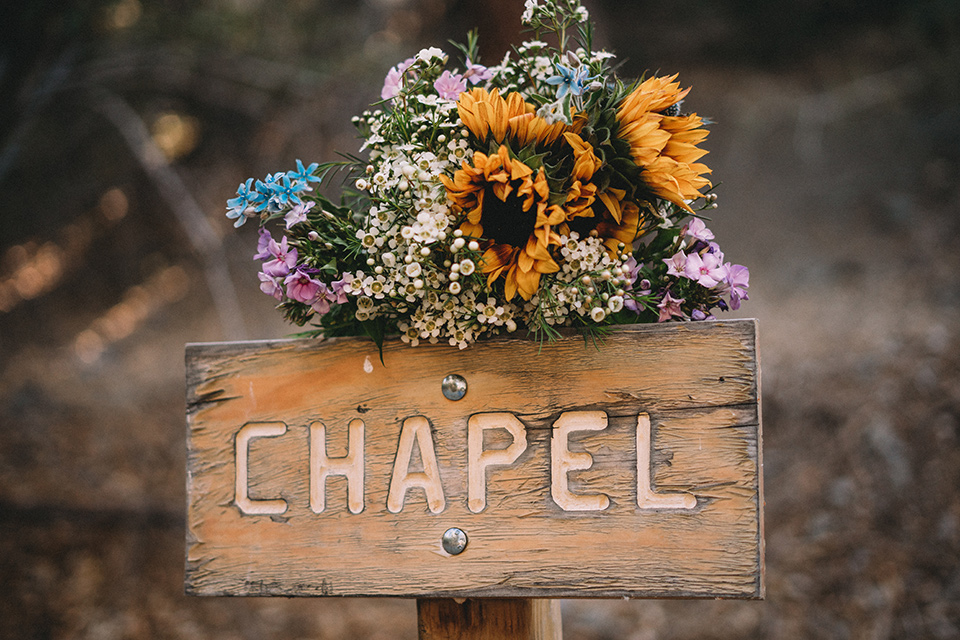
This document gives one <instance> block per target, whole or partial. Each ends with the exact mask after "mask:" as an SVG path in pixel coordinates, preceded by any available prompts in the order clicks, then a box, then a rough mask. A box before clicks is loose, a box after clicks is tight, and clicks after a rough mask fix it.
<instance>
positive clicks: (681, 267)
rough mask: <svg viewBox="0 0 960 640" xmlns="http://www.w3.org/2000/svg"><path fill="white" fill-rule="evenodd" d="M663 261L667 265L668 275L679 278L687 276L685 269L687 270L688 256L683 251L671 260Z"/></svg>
mask: <svg viewBox="0 0 960 640" xmlns="http://www.w3.org/2000/svg"><path fill="white" fill-rule="evenodd" d="M694 255H696V254H694ZM663 261H664V263H666V265H667V273H668V274H669V275H671V276H677V277H680V276H683V275H686V273H685V269H686V268H687V254H685V253H684V252H683V251H677V252H676V253H675V254H673V255H672V256H670V257H669V258H664V260H663Z"/></svg>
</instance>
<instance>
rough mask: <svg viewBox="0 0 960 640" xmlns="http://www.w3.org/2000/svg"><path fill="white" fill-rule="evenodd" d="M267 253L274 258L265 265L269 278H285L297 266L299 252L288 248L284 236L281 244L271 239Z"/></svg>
mask: <svg viewBox="0 0 960 640" xmlns="http://www.w3.org/2000/svg"><path fill="white" fill-rule="evenodd" d="M267 251H269V252H270V255H271V256H273V260H269V261H267V262H264V263H263V272H264V273H265V274H267V275H268V276H273V277H275V278H277V277H281V276H285V275H287V274H288V273H290V270H291V269H293V267H294V265H296V264H297V250H296V248H289V247H287V237H286V236H283V238H282V239H281V240H280V244H277V241H276V240H274V239H273V238H271V239H270V242H269V243H267Z"/></svg>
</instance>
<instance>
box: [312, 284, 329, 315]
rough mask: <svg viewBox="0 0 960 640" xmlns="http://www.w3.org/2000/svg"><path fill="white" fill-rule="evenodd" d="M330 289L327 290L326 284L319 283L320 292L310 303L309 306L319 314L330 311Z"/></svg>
mask: <svg viewBox="0 0 960 640" xmlns="http://www.w3.org/2000/svg"><path fill="white" fill-rule="evenodd" d="M330 295H331V294H330V291H328V290H327V287H326V285H323V284H321V285H320V294H319V295H318V296H317V299H316V300H314V301H313V304H311V305H310V308H311V309H313V310H314V311H316V312H317V313H318V314H320V315H321V316H322V315H323V314H325V313H328V312H329V311H330Z"/></svg>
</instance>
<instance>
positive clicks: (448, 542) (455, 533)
mask: <svg viewBox="0 0 960 640" xmlns="http://www.w3.org/2000/svg"><path fill="white" fill-rule="evenodd" d="M440 543H441V544H442V545H443V550H444V551H446V552H447V553H449V554H450V555H452V556H455V555H458V554H460V553H462V552H463V550H464V549H466V548H467V534H466V533H464V532H463V529H457V528H456V527H450V528H449V529H447V530H446V531H444V532H443V536H441V537H440Z"/></svg>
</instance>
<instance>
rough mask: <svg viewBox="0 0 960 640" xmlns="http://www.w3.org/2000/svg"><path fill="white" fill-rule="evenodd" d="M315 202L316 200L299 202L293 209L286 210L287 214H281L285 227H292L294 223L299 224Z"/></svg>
mask: <svg viewBox="0 0 960 640" xmlns="http://www.w3.org/2000/svg"><path fill="white" fill-rule="evenodd" d="M315 204H317V203H316V202H301V203H300V204H298V205H297V206H295V207H294V208H293V209H290V211H288V212H287V215H285V216H283V219H284V221H285V222H286V223H287V229H289V228H290V227H292V226H293V225H295V224H299V223H301V222H303V221H305V220H306V219H307V212H308V211H310V209H313V205H315Z"/></svg>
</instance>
